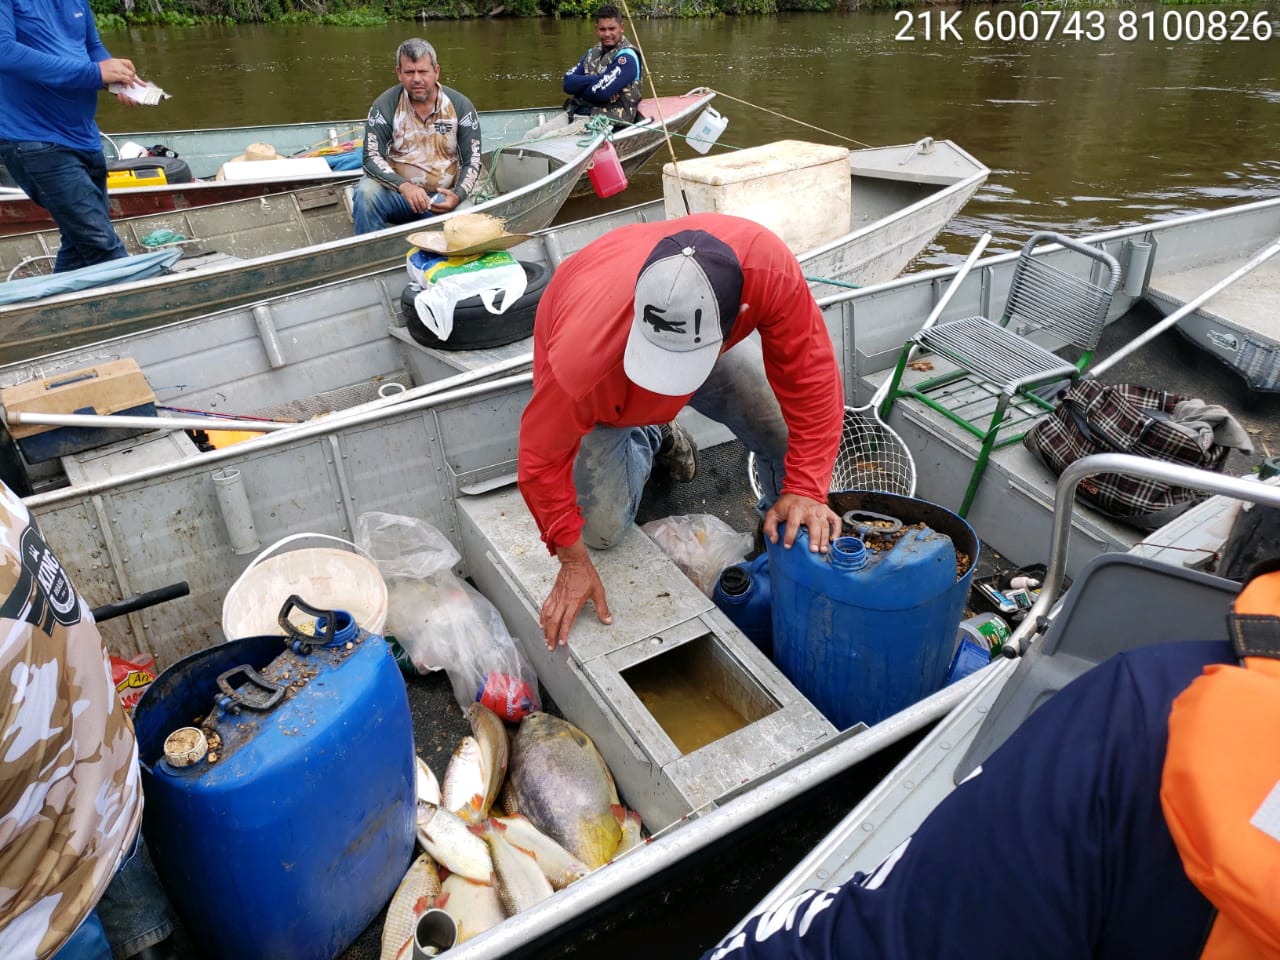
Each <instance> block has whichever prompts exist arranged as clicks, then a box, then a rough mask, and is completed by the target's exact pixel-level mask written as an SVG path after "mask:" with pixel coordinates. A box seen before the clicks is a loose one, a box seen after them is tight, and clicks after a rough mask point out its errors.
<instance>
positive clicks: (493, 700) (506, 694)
mask: <svg viewBox="0 0 1280 960" xmlns="http://www.w3.org/2000/svg"><path fill="white" fill-rule="evenodd" d="M356 543H357V544H359V546H360V547H362V548H363V549H364V550H366V551H368V553H369V555H370V556H371V557H372V558H373V561H374V563H376V564H377V565H378V569H379V570H380V571H381V572H382V576H383V579H384V580H386V582H387V633H389V634H392V635H394V636H395V638H396V641H397V642H398V643H399V644H400V646H401V647H403V648H404V651H405V653H406V654H407V655H408V656H409V659H410V660H411V661H412V662H413V665H414V667H415V668H416V669H417V670H418V672H419V673H430V672H431V671H433V670H440V669H443V670H444V671H445V673H447V674H448V676H449V682H450V685H451V686H452V687H453V695H454V699H456V700H457V701H458V706H459V707H460V708H462V709H463V710H466V709H467V707H468V706H470V705H471V704H472V703H474V702H475V701H477V700H479V701H480V702H482V703H484V705H485V706H487V707H489V708H490V709H491V710H493V711H494V712H495V713H497V714H498V716H500V717H502V718H503V719H504V720H506V721H508V722H511V723H515V722H516V721H518V720H520V718H521V717H523V716H525V714H527V713H532V712H533V711H535V710H538V709H539V705H538V675H537V674H536V673H535V672H534V670H533V667H531V666H530V665H529V661H528V660H527V659H525V656H524V653H523V651H521V649H520V646H519V643H518V642H517V641H516V640H515V638H514V637H512V636H511V633H510V632H509V631H508V630H507V625H506V624H505V623H504V622H503V620H502V615H501V614H500V613H498V610H497V608H496V607H494V605H493V604H492V603H490V602H489V600H488V599H487V598H486V597H485V596H484V595H483V594H482V593H480V591H478V590H477V589H476V588H475V587H473V586H471V584H469V583H467V582H466V581H465V580H463V579H462V578H461V577H459V576H458V575H457V574H455V573H454V572H453V565H454V564H456V563H457V562H458V560H459V559H460V557H459V555H458V551H457V550H456V549H454V547H453V544H451V543H450V542H449V540H448V538H447V537H445V536H444V534H442V533H441V532H440V531H439V530H437V529H436V528H435V527H433V526H432V525H431V524H429V523H427V522H426V521H425V520H419V519H417V518H415V517H404V516H398V515H396V514H390V513H364V514H361V515H360V517H359V519H358V520H357V521H356Z"/></svg>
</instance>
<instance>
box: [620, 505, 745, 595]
mask: <svg viewBox="0 0 1280 960" xmlns="http://www.w3.org/2000/svg"><path fill="white" fill-rule="evenodd" d="M640 529H641V530H643V531H644V532H645V533H647V534H648V535H649V536H650V538H652V540H653V542H654V543H656V544H657V545H658V546H659V547H661V548H662V551H663V553H665V554H666V555H667V556H668V557H670V558H671V559H672V560H673V561H674V562H675V565H676V566H678V567H679V568H680V569H681V571H683V573H684V575H685V576H686V577H688V578H689V579H690V580H692V581H693V582H694V583H695V584H696V585H697V587H698V589H699V590H701V591H702V592H703V593H705V594H706V595H707V596H708V597H709V596H711V595H712V593H713V592H714V591H715V588H716V581H717V580H718V579H719V578H720V571H721V570H723V569H724V568H725V567H729V566H732V565H733V564H735V563H740V562H741V561H742V560H745V559H746V556H747V554H748V553H749V552H750V550H751V535H750V534H749V533H739V532H738V531H737V530H735V529H733V527H731V526H729V524H727V523H725V522H724V521H723V520H721V519H720V518H719V517H716V516H712V515H711V514H709V513H694V514H689V515H688V516H675V517H663V518H662V519H660V520H650V521H649V522H648V523H646V524H644V526H642V527H641V528H640Z"/></svg>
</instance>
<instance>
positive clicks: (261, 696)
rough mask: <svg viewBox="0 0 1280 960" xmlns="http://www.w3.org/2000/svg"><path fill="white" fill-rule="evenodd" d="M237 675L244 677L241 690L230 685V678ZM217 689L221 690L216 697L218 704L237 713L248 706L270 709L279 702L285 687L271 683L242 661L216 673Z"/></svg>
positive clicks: (256, 708)
mask: <svg viewBox="0 0 1280 960" xmlns="http://www.w3.org/2000/svg"><path fill="white" fill-rule="evenodd" d="M237 677H244V679H245V685H244V688H243V689H241V690H237V689H236V688H235V687H233V686H232V685H231V681H232V679H234V678H237ZM218 689H219V690H221V691H222V696H220V697H219V698H218V706H219V707H220V708H222V709H223V710H229V711H231V712H232V713H239V712H240V708H241V707H248V708H249V709H250V710H270V709H271V708H272V707H274V706H275V705H276V704H277V703H279V702H280V698H281V697H283V696H284V689H285V688H284V687H282V686H280V685H279V684H278V683H272V682H271V681H270V680H268V679H266V678H265V677H263V676H262V675H261V674H260V673H258V671H257V670H255V669H253V667H251V666H249V665H248V664H247V663H242V664H240V666H238V667H232V668H231V669H230V670H227V671H226V672H225V673H220V674H219V675H218Z"/></svg>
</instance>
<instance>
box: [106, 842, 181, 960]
mask: <svg viewBox="0 0 1280 960" xmlns="http://www.w3.org/2000/svg"><path fill="white" fill-rule="evenodd" d="M96 912H97V914H98V916H99V917H100V918H101V920H102V926H103V927H104V928H105V930H106V933H107V940H108V941H109V942H110V944H111V954H112V956H114V957H116V958H117V960H123V958H125V957H131V956H133V955H134V954H135V953H138V952H139V951H141V950H144V949H146V948H147V947H151V946H154V945H155V944H157V943H159V942H160V941H161V940H163V939H165V937H167V936H169V935H170V934H171V933H173V919H172V918H171V916H170V913H169V898H168V897H167V896H166V895H165V892H164V888H163V887H162V886H161V885H160V878H159V877H158V876H156V870H155V867H153V866H152V865H151V858H150V856H149V855H148V854H147V845H146V844H145V843H144V842H143V841H142V831H141V830H139V831H138V836H137V837H136V838H135V839H134V842H133V848H132V850H131V851H130V853H129V855H128V856H127V857H126V858H125V861H124V862H123V863H122V864H120V867H119V869H117V870H116V875H115V876H114V877H112V878H111V882H110V883H109V884H107V889H106V890H104V891H103V893H102V899H100V900H99V901H98V906H97V909H96Z"/></svg>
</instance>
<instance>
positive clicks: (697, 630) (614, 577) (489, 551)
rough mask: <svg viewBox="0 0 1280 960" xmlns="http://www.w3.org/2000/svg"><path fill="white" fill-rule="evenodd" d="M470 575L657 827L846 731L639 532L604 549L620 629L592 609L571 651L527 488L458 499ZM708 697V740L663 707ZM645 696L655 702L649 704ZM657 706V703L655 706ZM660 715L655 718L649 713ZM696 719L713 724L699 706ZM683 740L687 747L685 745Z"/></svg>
mask: <svg viewBox="0 0 1280 960" xmlns="http://www.w3.org/2000/svg"><path fill="white" fill-rule="evenodd" d="M458 520H459V528H460V533H461V539H462V544H463V550H464V554H465V558H466V563H467V567H468V573H469V574H470V576H471V578H472V579H473V580H474V581H475V583H476V585H477V587H478V588H479V589H480V591H481V592H482V593H484V594H485V596H487V597H488V598H489V599H490V600H491V601H492V602H493V604H494V606H496V607H497V608H498V610H499V611H500V612H501V613H502V615H503V619H504V620H505V621H506V623H507V627H508V628H509V629H510V630H511V632H512V633H513V634H515V635H517V636H518V637H519V638H520V639H521V641H522V643H523V647H524V651H525V653H526V655H527V656H528V657H529V659H530V661H531V662H532V664H533V666H534V667H535V668H536V669H537V671H538V675H539V677H540V679H541V680H542V684H543V686H544V687H545V688H546V689H547V692H548V693H550V694H551V696H552V697H553V698H554V699H555V701H556V703H557V704H558V705H559V707H560V709H561V710H562V711H563V712H564V715H565V716H566V717H567V718H568V719H569V720H571V721H572V722H573V723H575V724H577V725H578V726H579V727H580V728H581V729H582V730H583V732H585V733H586V734H587V735H588V736H589V737H591V739H592V740H594V741H595V744H596V746H597V747H598V748H599V750H600V753H601V754H602V755H603V756H604V759H605V761H606V762H607V763H608V764H609V768H610V770H612V771H613V775H614V778H615V780H616V781H617V785H618V791H619V793H620V794H621V795H622V797H623V799H624V801H625V802H626V803H627V805H628V806H630V807H632V808H633V809H635V810H636V811H638V812H639V814H640V816H641V818H642V819H643V821H644V823H645V826H646V827H648V828H649V830H650V831H655V830H659V829H661V828H662V827H664V826H667V825H668V824H671V823H674V822H675V821H677V820H679V819H680V818H682V817H684V816H686V815H688V814H691V813H695V812H701V811H704V810H706V809H710V808H711V807H712V806H713V805H714V804H715V803H716V802H717V800H719V799H720V798H721V797H723V796H724V795H726V794H727V793H729V792H731V791H733V790H735V789H737V788H739V787H740V786H741V785H742V784H743V783H745V782H748V781H751V780H755V779H758V778H760V777H763V776H767V775H769V774H770V773H771V772H772V771H774V770H776V769H778V768H779V767H781V766H782V765H783V764H785V763H786V762H787V761H789V760H791V759H793V758H795V757H796V756H797V755H798V754H800V753H802V752H804V751H806V750H808V749H809V748H811V747H813V746H814V745H816V744H818V743H821V742H823V741H825V740H827V739H829V738H831V737H833V736H835V734H836V729H835V727H834V726H832V724H831V723H830V722H829V721H828V720H827V719H826V718H825V717H823V716H822V714H821V713H820V712H819V711H818V709H817V708H816V707H815V706H814V705H813V704H811V703H810V702H809V701H808V700H807V699H805V697H804V696H803V695H802V694H801V693H800V692H799V691H798V690H797V689H796V688H795V687H794V686H792V684H791V683H790V681H788V680H787V679H786V677H784V676H783V675H782V673H781V671H779V670H778V668H777V667H775V666H774V665H773V663H772V662H771V661H770V660H769V659H768V658H767V657H766V656H765V655H764V654H763V653H761V652H760V651H759V650H758V649H757V648H756V647H755V645H754V644H752V642H751V641H750V640H748V639H747V637H746V636H745V635H744V634H743V633H742V632H741V631H739V630H738V629H737V627H735V626H734V625H733V624H732V623H731V622H730V621H729V619H728V618H727V617H725V616H724V614H723V613H721V612H720V610H719V608H718V607H716V606H715V604H713V603H712V602H711V600H710V599H709V598H708V597H706V596H704V595H703V594H702V592H701V591H700V590H699V589H698V588H697V587H696V586H694V584H693V583H692V582H691V581H690V580H689V579H688V578H687V577H686V576H685V575H684V574H683V573H682V572H681V570H680V569H679V567H677V566H676V564H675V563H674V562H672V561H671V560H670V559H669V558H668V557H667V555H666V554H665V553H663V552H662V550H661V549H660V548H659V547H658V546H657V545H656V544H655V543H654V542H653V541H652V540H650V539H649V538H648V537H647V536H645V534H644V533H642V532H641V531H640V529H639V528H638V527H633V528H632V530H631V532H630V533H629V534H628V535H627V537H626V538H625V539H624V540H623V542H622V543H620V544H619V545H618V546H616V547H614V548H613V549H611V550H605V551H597V552H595V553H594V554H593V557H592V559H593V560H594V562H595V564H596V567H597V569H598V570H599V571H600V575H601V577H602V578H603V580H604V582H605V584H606V586H607V588H608V590H609V608H610V611H611V612H612V614H613V621H614V622H613V624H612V625H611V626H605V625H604V624H601V623H600V622H599V621H598V620H597V619H596V616H595V613H594V611H593V610H592V609H591V607H590V605H588V607H587V608H586V609H585V610H584V611H583V612H582V613H581V614H580V615H579V617H578V620H577V622H576V623H575V624H574V628H573V634H572V636H571V637H570V640H569V644H568V646H567V647H560V648H559V649H557V650H556V651H554V652H550V651H548V650H547V648H546V646H545V644H544V643H543V640H542V632H541V629H540V627H539V625H538V610H539V608H540V607H541V604H542V599H543V598H544V597H545V596H546V595H547V593H548V592H549V591H550V589H551V586H552V584H553V583H554V581H555V575H556V571H557V569H558V567H557V564H556V561H555V559H554V558H553V557H551V556H549V555H548V553H547V551H546V549H545V548H544V547H543V545H542V543H541V541H540V540H539V538H538V531H537V527H536V526H535V525H534V522H533V518H532V517H531V516H530V515H529V512H528V510H527V509H526V508H525V505H524V501H523V500H522V499H521V498H520V493H519V491H518V490H517V489H516V488H515V487H509V488H506V489H503V490H499V491H495V492H492V493H487V494H484V495H481V496H474V497H462V498H460V499H459V501H458ZM664 677H665V678H667V681H669V683H670V687H671V692H672V694H673V696H674V697H676V698H680V697H682V696H684V695H685V694H686V693H687V691H689V690H690V689H696V690H697V691H698V692H700V693H701V694H702V695H703V697H704V698H705V699H706V700H708V701H709V702H711V704H710V705H711V708H712V710H713V712H715V713H716V714H717V715H718V716H719V717H721V718H724V717H727V716H732V717H736V718H737V721H736V722H735V723H732V724H729V725H728V726H727V727H723V728H720V730H718V731H717V732H721V733H722V735H720V736H718V737H717V738H716V739H713V740H711V741H710V742H706V743H702V744H701V745H697V744H698V742H699V741H700V740H701V739H703V738H704V737H698V736H695V738H694V741H693V745H692V746H691V745H690V743H689V739H688V734H689V733H690V732H692V733H695V734H697V733H698V732H699V731H698V730H693V731H690V730H684V731H681V730H678V729H676V728H675V726H674V725H673V720H672V718H671V717H670V716H669V715H668V714H666V713H665V712H664V709H663V706H662V701H663V700H664V699H670V698H664V697H663V696H662V691H661V690H655V684H657V685H659V686H660V685H661V684H662V683H663V679H662V678H664ZM642 698H643V699H642ZM647 704H648V705H647ZM650 706H652V707H653V709H650ZM690 706H692V707H694V712H692V713H687V714H685V720H686V721H689V720H692V726H694V727H699V728H702V731H703V733H704V736H705V724H703V723H702V722H701V720H700V719H699V717H700V714H699V713H697V706H698V705H696V704H691V705H690ZM678 740H679V741H681V742H684V743H685V744H686V747H688V749H687V750H682V749H681V748H680V747H679V746H677V741H678Z"/></svg>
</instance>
